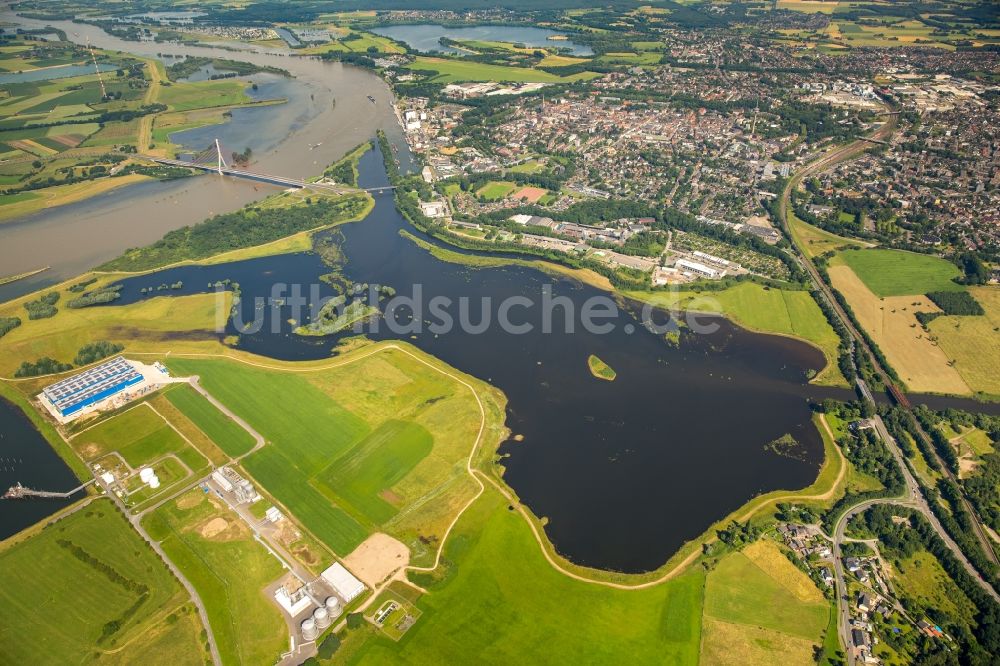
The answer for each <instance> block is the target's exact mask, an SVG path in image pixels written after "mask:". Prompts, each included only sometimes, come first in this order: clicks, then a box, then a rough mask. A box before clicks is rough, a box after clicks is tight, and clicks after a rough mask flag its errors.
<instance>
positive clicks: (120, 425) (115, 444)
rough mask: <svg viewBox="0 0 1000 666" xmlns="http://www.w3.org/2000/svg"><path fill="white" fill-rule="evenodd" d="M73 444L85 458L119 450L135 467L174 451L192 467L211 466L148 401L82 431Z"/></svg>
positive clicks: (91, 458)
mask: <svg viewBox="0 0 1000 666" xmlns="http://www.w3.org/2000/svg"><path fill="white" fill-rule="evenodd" d="M72 445H73V448H74V449H75V450H76V451H77V452H78V453H79V454H80V455H81V457H83V459H84V460H94V459H96V458H99V457H101V456H103V455H105V454H107V453H111V452H112V451H117V452H118V453H120V454H121V456H122V457H123V458H124V459H125V462H127V463H128V464H129V465H130V466H132V467H133V468H138V467H141V466H142V465H147V464H149V463H151V462H153V461H155V460H157V459H159V458H162V457H163V456H166V455H168V454H171V453H172V454H175V455H176V456H177V457H178V458H180V459H181V461H182V462H183V463H184V464H185V465H187V466H188V467H190V468H191V469H192V470H200V469H202V468H205V467H207V466H208V460H206V459H205V457H204V456H203V455H202V454H201V453H199V452H198V451H197V450H196V449H195V448H193V447H192V446H190V445H188V443H187V442H185V441H184V440H183V439H182V438H181V436H180V435H179V434H177V432H176V431H175V430H174V429H173V428H171V427H170V425H169V424H168V423H167V422H166V421H165V420H164V419H163V417H161V416H160V415H159V414H157V413H156V412H154V411H153V409H152V408H151V407H150V406H149V405H148V404H147V403H145V402H141V403H139V404H137V405H136V406H135V407H131V408H129V409H127V410H126V411H124V412H121V413H119V414H116V415H114V416H112V417H110V418H108V419H106V420H104V421H101V422H100V423H99V424H98V425H96V426H94V427H92V428H90V429H88V430H84V431H81V432H80V433H78V434H76V435H75V436H74V437H73V439H72Z"/></svg>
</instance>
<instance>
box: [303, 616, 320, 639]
mask: <svg viewBox="0 0 1000 666" xmlns="http://www.w3.org/2000/svg"><path fill="white" fill-rule="evenodd" d="M317 636H319V631H317V630H316V621H315V620H313V619H312V618H311V617H307V618H306V619H304V620H302V640H304V641H306V642H308V641H314V640H316V637H317Z"/></svg>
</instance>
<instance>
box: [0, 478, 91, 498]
mask: <svg viewBox="0 0 1000 666" xmlns="http://www.w3.org/2000/svg"><path fill="white" fill-rule="evenodd" d="M93 482H94V480H93V479H91V480H90V481H87V482H86V483H85V484H83V485H82V486H77V487H76V488H74V489H73V490H67V491H66V492H64V493H57V492H53V491H49V490H35V489H33V488H28V487H27V486H23V485H21V483H20V482H18V483H15V484H14V485H13V486H11V487H10V488H8V489H7V492H5V493H4V494H3V497H0V499H26V498H29V497H42V498H48V499H65V498H67V497H71V496H73V495H75V494H77V493H78V492H80V491H81V490H83V489H84V488H86V487H87V486H89V485H90V484H92V483H93Z"/></svg>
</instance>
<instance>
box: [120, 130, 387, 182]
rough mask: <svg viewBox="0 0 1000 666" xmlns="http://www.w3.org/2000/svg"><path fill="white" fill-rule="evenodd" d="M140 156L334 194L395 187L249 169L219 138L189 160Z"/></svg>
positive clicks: (190, 167)
mask: <svg viewBox="0 0 1000 666" xmlns="http://www.w3.org/2000/svg"><path fill="white" fill-rule="evenodd" d="M138 157H139V158H140V159H144V160H147V161H149V162H155V163H157V164H163V165H166V166H176V167H184V168H187V169H199V170H201V171H205V172H207V173H212V172H214V173H217V174H219V175H220V176H230V177H232V178H244V179H246V180H254V181H257V182H259V183H267V184H269V185H277V186H279V187H291V188H295V189H311V190H316V191H320V192H328V193H331V194H350V193H351V192H358V191H361V190H364V191H365V192H384V191H385V192H387V191H391V190H393V189H395V187H394V186H393V185H386V186H383V187H367V188H357V187H351V186H349V185H343V184H341V183H331V182H322V181H320V182H311V181H308V180H302V179H300V178H291V177H288V176H281V175H276V174H270V173H262V172H259V171H249V170H247V169H243V168H241V167H239V166H238V165H236V164H234V163H233V162H234V160H232V159H230V160H226V157H225V153H224V151H223V147H222V144H221V143H220V142H219V140H218V139H216V140H215V141H214V142H213V143H212V145H210V146H209V147H208V148H206V149H205V150H203V151H201V152H200V153H197V154H196V155H194V156H193V157H192V158H191V159H190V160H175V159H171V158H169V157H158V156H156V155H143V154H140V155H138Z"/></svg>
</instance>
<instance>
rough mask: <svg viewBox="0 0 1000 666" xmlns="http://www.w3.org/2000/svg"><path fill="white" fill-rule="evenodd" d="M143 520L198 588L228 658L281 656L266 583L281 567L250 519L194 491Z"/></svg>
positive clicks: (280, 630)
mask: <svg viewBox="0 0 1000 666" xmlns="http://www.w3.org/2000/svg"><path fill="white" fill-rule="evenodd" d="M143 525H144V526H145V527H146V529H147V530H148V531H149V534H150V536H151V537H152V538H153V539H156V540H157V541H159V542H160V544H161V546H162V548H163V550H164V551H165V552H166V553H167V556H168V557H170V559H171V561H172V562H173V563H174V564H175V565H176V566H177V568H178V569H180V570H181V572H182V573H183V574H184V576H185V577H186V578H187V579H188V580H190V581H191V583H192V585H194V587H195V589H196V590H197V591H198V595H199V596H200V597H201V599H202V602H204V604H205V608H206V611H207V613H208V620H209V623H210V624H211V625H212V633H213V634H214V636H215V640H216V642H217V643H218V647H219V652H220V654H221V655H222V661H223V663H224V664H263V663H273V662H275V661H277V658H278V655H279V654H280V653H281V652H282V651H283V650H284V649H286V648H287V647H288V640H287V629H286V626H285V621H284V618H283V617H282V615H281V610H280V609H279V608H278V606H277V605H275V603H274V602H273V601H272V600H271V599H269V598H267V596H266V595H265V594H264V588H265V587H266V586H267V585H269V584H270V583H272V582H275V581H277V580H278V578H279V577H280V576H281V575H282V573H283V572H284V570H283V568H282V566H281V564H280V563H279V562H278V560H277V559H275V558H274V557H272V556H271V555H270V554H269V553H268V552H267V550H266V549H265V548H264V547H263V546H262V545H261V544H259V543H258V542H257V541H255V540H254V538H253V534H252V533H251V532H250V528H249V527H248V526H247V525H246V523H244V522H243V521H242V520H241V519H240V518H239V517H238V516H237V515H236V514H235V513H233V512H232V511H231V510H229V509H228V508H226V507H225V506H224V505H222V503H221V502H220V501H219V500H218V499H216V498H214V497H212V496H210V495H208V494H206V493H204V492H202V490H201V488H194V489H193V490H190V491H188V492H187V493H185V494H184V495H181V496H180V497H178V498H177V499H175V500H171V501H170V502H167V503H166V504H164V505H163V506H161V507H159V508H158V509H156V510H155V511H154V512H153V513H151V514H148V515H147V516H146V517H145V518H144V519H143Z"/></svg>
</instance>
